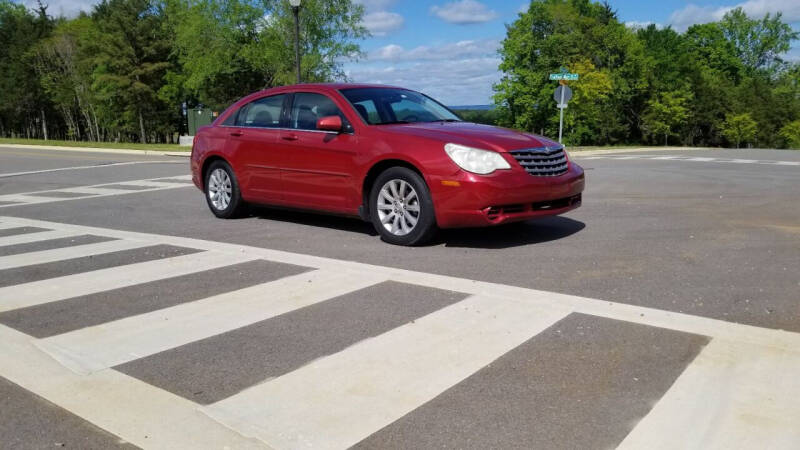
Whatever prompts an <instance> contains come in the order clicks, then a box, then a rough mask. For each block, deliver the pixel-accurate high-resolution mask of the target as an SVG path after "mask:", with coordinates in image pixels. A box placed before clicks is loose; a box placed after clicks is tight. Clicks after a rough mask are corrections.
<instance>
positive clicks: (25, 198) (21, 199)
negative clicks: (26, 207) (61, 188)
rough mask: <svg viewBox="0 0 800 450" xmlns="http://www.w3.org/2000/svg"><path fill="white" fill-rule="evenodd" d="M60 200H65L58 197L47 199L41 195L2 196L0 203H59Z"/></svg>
mask: <svg viewBox="0 0 800 450" xmlns="http://www.w3.org/2000/svg"><path fill="white" fill-rule="evenodd" d="M60 200H64V199H63V198H58V197H45V196H40V195H36V196H34V195H25V194H8V195H2V196H0V201H2V202H13V203H24V204H32V203H47V202H57V201H60ZM4 206H16V205H4Z"/></svg>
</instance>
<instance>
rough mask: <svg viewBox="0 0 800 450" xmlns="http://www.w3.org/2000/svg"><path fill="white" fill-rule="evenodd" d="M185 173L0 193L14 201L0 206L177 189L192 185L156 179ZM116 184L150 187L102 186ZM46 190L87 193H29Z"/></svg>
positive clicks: (3, 199) (181, 176) (0, 200)
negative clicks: (82, 195)
mask: <svg viewBox="0 0 800 450" xmlns="http://www.w3.org/2000/svg"><path fill="white" fill-rule="evenodd" d="M185 177H186V176H185V175H179V176H174V177H162V178H154V179H150V180H132V181H125V182H114V183H104V184H97V185H93V186H76V187H70V188H64V189H48V190H45V191H36V192H24V193H19V194H9V195H0V202H6V201H8V202H14V204H10V205H0V208H8V207H14V206H24V205H34V204H41V203H53V202H65V201H70V200H84V199H87V198H102V197H109V196H115V195H131V194H141V193H143V192H152V191H159V190H164V189H178V188H185V187H190V186H193V185H192V184H186V183H168V182H159V181H157V180H162V179H180V180H184V179H185ZM118 184H125V185H132V186H148V187H150V189H140V190H129V189H108V188H105V187H104V186H113V185H118ZM47 192H74V193H80V194H87V196H86V197H70V198H59V197H40V196H38V195H37V196H33V195H30V194H40V193H47Z"/></svg>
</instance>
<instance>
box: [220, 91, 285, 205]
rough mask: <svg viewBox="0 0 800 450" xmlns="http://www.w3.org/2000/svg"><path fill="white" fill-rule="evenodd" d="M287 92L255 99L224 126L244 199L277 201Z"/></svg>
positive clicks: (265, 201) (279, 199)
mask: <svg viewBox="0 0 800 450" xmlns="http://www.w3.org/2000/svg"><path fill="white" fill-rule="evenodd" d="M286 100H287V95H286V94H279V95H272V96H269V97H262V98H259V99H257V100H254V101H252V102H250V103H248V104H247V105H245V106H243V107H242V108H241V109H240V110H239V112H238V113H237V114H236V117H235V119H233V120H232V122H233V124H232V125H226V126H227V127H228V129H229V132H230V137H229V138H228V144H227V145H228V149H229V154H230V155H232V158H233V159H234V160H235V162H236V166H238V167H239V170H238V171H237V177H238V178H239V186H240V187H241V190H242V197H244V198H245V200H250V201H257V202H264V203H280V201H281V190H282V189H281V175H280V158H281V154H280V151H281V150H280V147H279V146H278V140H279V138H280V133H281V131H280V126H281V125H282V118H283V106H284V102H285V101H286Z"/></svg>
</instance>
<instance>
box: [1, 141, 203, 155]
mask: <svg viewBox="0 0 800 450" xmlns="http://www.w3.org/2000/svg"><path fill="white" fill-rule="evenodd" d="M0 144H20V145H45V146H56V147H83V148H111V149H123V150H155V151H170V152H188V151H191V149H192V148H191V147H181V146H180V145H177V144H134V143H125V142H86V141H54V140H47V141H45V140H44V139H11V138H0Z"/></svg>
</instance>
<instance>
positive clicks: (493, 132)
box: [386, 122, 559, 152]
mask: <svg viewBox="0 0 800 450" xmlns="http://www.w3.org/2000/svg"><path fill="white" fill-rule="evenodd" d="M386 128H387V131H390V132H392V133H397V134H404V135H412V136H418V137H422V138H427V139H433V140H439V141H441V142H442V143H448V142H453V143H456V144H461V145H467V146H470V147H476V148H482V149H487V150H495V151H498V152H507V151H510V150H519V149H522V148H537V147H552V146H558V145H559V144H558V143H557V142H554V141H551V140H550V139H547V138H543V137H541V136H535V135H532V134H528V133H522V132H519V131H516V130H510V129H508V128H501V127H493V126H491V125H482V124H477V123H470V122H421V123H409V124H398V125H388V126H386Z"/></svg>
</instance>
